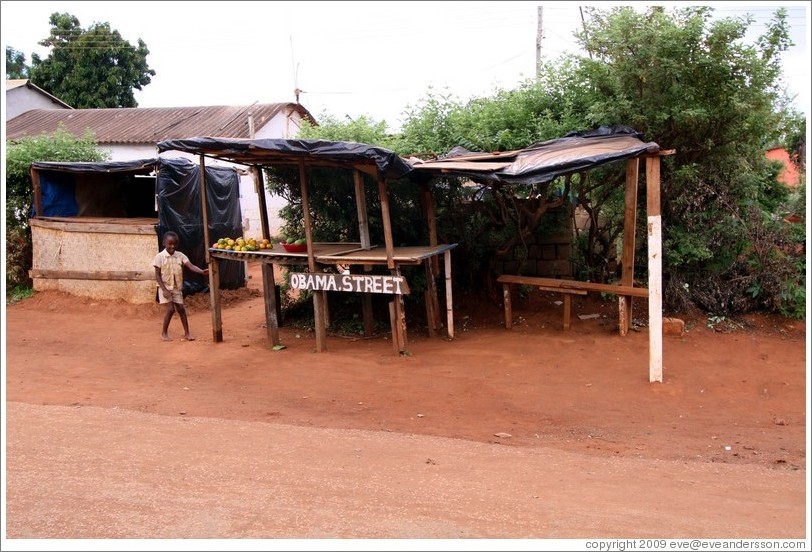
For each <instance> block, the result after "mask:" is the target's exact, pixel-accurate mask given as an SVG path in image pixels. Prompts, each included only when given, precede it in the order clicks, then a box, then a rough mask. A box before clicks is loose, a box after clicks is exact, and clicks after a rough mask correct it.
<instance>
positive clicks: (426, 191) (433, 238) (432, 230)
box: [420, 182, 440, 274]
mask: <svg viewBox="0 0 812 552" xmlns="http://www.w3.org/2000/svg"><path fill="white" fill-rule="evenodd" d="M420 195H421V197H422V198H423V214H424V216H425V217H426V224H427V225H428V229H429V245H430V246H432V247H434V246H435V245H437V215H436V213H435V211H434V197H433V195H432V193H431V189H430V188H429V185H428V184H426V183H425V182H424V183H421V184H420ZM431 264H432V269H433V270H434V273H435V274H437V273H438V272H440V259H439V258H437V257H436V256H434V257H432V258H431Z"/></svg>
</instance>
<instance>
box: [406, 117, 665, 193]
mask: <svg viewBox="0 0 812 552" xmlns="http://www.w3.org/2000/svg"><path fill="white" fill-rule="evenodd" d="M658 151H660V146H659V145H657V144H656V143H654V142H643V140H641V134H640V133H638V132H637V131H635V130H634V129H631V128H629V127H624V126H613V127H600V128H598V129H596V130H592V131H587V132H570V133H569V134H567V135H566V136H565V137H563V138H557V139H554V140H547V141H546V142H538V143H536V144H533V145H531V146H528V147H526V148H524V149H521V150H515V151H507V152H496V153H479V152H469V151H467V150H465V149H464V148H461V147H457V148H454V149H453V150H451V151H450V152H449V153H448V154H446V155H445V156H444V157H442V158H441V159H437V160H432V161H420V160H415V159H410V162H411V164H412V168H413V169H414V171H415V173H414V174H413V176H415V177H418V176H419V175H420V173H427V174H428V175H431V176H464V177H468V178H471V179H474V180H477V181H485V182H504V183H507V184H539V183H544V182H549V181H550V180H553V179H554V178H556V177H558V176H564V175H567V174H571V173H574V172H578V171H582V170H586V169H593V168H596V167H599V166H601V165H605V164H607V163H611V162H612V161H617V160H620V159H628V158H631V157H637V156H638V155H641V154H644V153H656V152H658Z"/></svg>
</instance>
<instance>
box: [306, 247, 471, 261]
mask: <svg viewBox="0 0 812 552" xmlns="http://www.w3.org/2000/svg"><path fill="white" fill-rule="evenodd" d="M454 247H457V244H456V243H452V244H441V245H437V246H435V247H429V246H405V247H395V248H394V249H393V256H394V257H393V258H394V260H395V263H396V264H399V265H400V264H407V263H410V264H420V262H422V261H423V259H427V258H429V257H432V256H435V255H439V254H440V253H443V252H445V251H446V250H448V249H453V248H454ZM316 258H317V260H318V261H319V262H320V263H328V262H334V263H338V264H342V263H343V264H347V263H355V264H385V263H386V262H387V252H386V251H385V250H383V249H374V248H373V249H370V250H369V251H360V250H359V251H356V252H353V253H331V254H317V257H316Z"/></svg>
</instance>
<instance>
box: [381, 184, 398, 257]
mask: <svg viewBox="0 0 812 552" xmlns="http://www.w3.org/2000/svg"><path fill="white" fill-rule="evenodd" d="M378 194H379V195H380V198H381V218H382V219H383V239H384V243H385V245H386V266H387V267H389V268H390V269H393V268H395V259H394V257H395V244H394V242H393V241H392V220H391V219H390V218H389V192H388V190H387V186H386V180H383V179H379V180H378Z"/></svg>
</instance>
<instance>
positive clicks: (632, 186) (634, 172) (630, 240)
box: [618, 157, 640, 335]
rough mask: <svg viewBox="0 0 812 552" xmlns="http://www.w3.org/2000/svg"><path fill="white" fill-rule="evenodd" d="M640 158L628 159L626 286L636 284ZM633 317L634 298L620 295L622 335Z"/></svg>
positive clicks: (623, 258)
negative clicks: (635, 257)
mask: <svg viewBox="0 0 812 552" xmlns="http://www.w3.org/2000/svg"><path fill="white" fill-rule="evenodd" d="M639 171H640V160H639V159H638V158H637V157H635V158H633V159H628V160H627V161H626V196H625V209H624V212H623V254H622V256H621V268H622V274H621V277H620V283H621V285H624V286H631V285H633V284H634V250H635V237H636V233H637V181H638V179H639ZM631 317H632V298H631V296H629V295H621V296H619V297H618V330H619V332H620V335H626V334H627V333H628V332H629V326H630V325H631Z"/></svg>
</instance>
